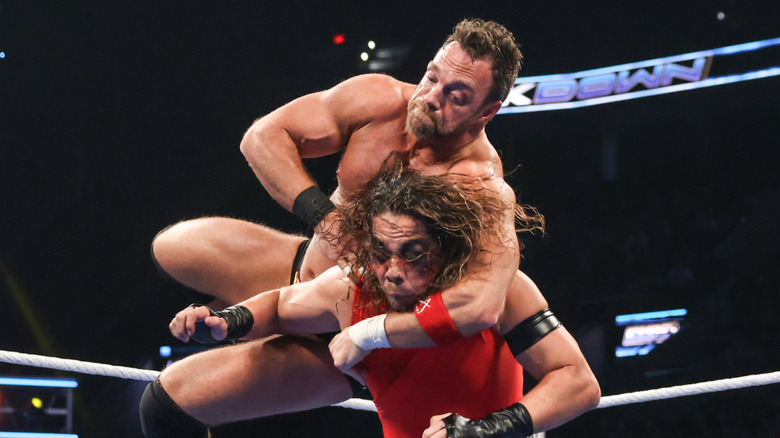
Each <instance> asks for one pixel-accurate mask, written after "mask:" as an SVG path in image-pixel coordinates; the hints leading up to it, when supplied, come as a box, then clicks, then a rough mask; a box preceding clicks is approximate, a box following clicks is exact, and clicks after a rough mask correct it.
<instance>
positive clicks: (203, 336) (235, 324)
mask: <svg viewBox="0 0 780 438" xmlns="http://www.w3.org/2000/svg"><path fill="white" fill-rule="evenodd" d="M192 306H194V307H200V306H202V304H193V305H192ZM205 307H206V308H207V309H209V313H211V316H218V317H220V318H222V319H224V320H225V321H227V326H228V330H227V336H225V340H236V339H240V338H243V337H244V336H246V334H247V333H249V330H252V326H253V325H254V324H255V319H254V317H253V316H252V312H250V311H249V309H247V308H246V307H244V306H230V307H228V308H227V309H225V310H220V311H218V312H215V311H213V310H211V308H210V307H208V306H205ZM190 338H192V339H194V340H195V341H197V342H200V343H201V344H215V343H217V342H220V341H218V340H216V339H214V338H213V337H211V327H209V326H207V325H206V323H205V322H203V321H201V322H197V323H195V333H193V334H192V336H190Z"/></svg>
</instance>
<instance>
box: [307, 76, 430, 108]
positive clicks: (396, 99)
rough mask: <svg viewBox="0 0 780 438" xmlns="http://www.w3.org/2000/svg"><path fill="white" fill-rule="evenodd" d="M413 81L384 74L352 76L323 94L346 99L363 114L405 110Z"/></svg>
mask: <svg viewBox="0 0 780 438" xmlns="http://www.w3.org/2000/svg"><path fill="white" fill-rule="evenodd" d="M414 87H415V86H414V85H412V84H408V83H406V82H402V81H399V80H398V79H395V78H393V77H392V76H388V75H384V74H377V73H371V74H364V75H358V76H354V77H351V78H349V79H346V80H345V81H343V82H341V83H339V84H338V85H336V86H335V87H333V88H331V89H330V90H327V91H325V92H324V93H323V94H322V98H323V99H325V100H326V101H328V102H330V103H336V102H339V103H344V104H348V105H349V106H350V107H351V108H355V109H356V110H358V111H361V112H362V113H363V114H365V115H368V114H372V115H373V114H388V115H392V114H396V113H398V112H402V111H406V105H407V103H408V101H409V97H410V96H411V93H412V91H414Z"/></svg>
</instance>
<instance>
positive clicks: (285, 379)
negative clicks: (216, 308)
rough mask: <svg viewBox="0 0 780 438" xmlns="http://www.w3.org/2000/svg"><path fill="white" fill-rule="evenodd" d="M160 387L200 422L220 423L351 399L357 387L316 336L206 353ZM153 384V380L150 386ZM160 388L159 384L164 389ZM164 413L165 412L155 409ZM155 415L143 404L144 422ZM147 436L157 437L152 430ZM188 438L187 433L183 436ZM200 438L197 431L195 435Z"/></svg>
mask: <svg viewBox="0 0 780 438" xmlns="http://www.w3.org/2000/svg"><path fill="white" fill-rule="evenodd" d="M159 382H160V386H161V387H162V388H164V391H165V392H166V393H167V395H168V396H169V398H170V400H171V401H173V402H174V403H175V404H174V405H173V406H172V408H170V409H171V412H172V414H175V412H174V411H175V410H177V409H181V410H183V411H184V412H185V413H186V415H188V416H191V417H192V420H197V421H194V424H196V425H197V423H198V422H199V423H203V424H206V425H212V426H214V425H218V424H223V423H228V422H234V421H239V420H246V419H250V418H259V417H266V416H270V415H275V414H281V413H287V412H296V411H302V410H307V409H313V408H318V407H323V406H330V405H332V404H335V403H339V402H342V401H344V400H347V399H348V398H350V397H351V396H352V389H351V387H350V384H349V382H348V380H347V378H346V377H345V376H344V375H343V374H342V373H341V372H340V371H339V370H338V369H336V367H335V366H334V365H333V359H332V358H331V356H330V353H329V352H328V348H327V345H326V344H325V343H324V342H323V341H321V340H319V339H315V338H309V337H298V336H278V337H273V338H268V339H264V340H260V341H253V342H246V343H242V344H237V345H232V346H229V347H224V348H218V349H214V350H209V351H205V352H202V353H198V354H195V355H193V356H190V357H187V358H185V359H183V360H181V361H179V362H177V363H175V364H173V365H171V366H170V367H168V368H166V369H165V370H164V371H163V372H162V374H161V375H160V379H159ZM151 385H153V384H150V386H151ZM158 391H159V388H158ZM154 414H155V415H157V416H160V414H159V412H154ZM145 415H150V414H149V413H147V412H145V411H144V409H143V408H142V410H141V416H142V423H144V424H150V423H152V422H151V421H148V419H147V418H145ZM146 433H147V436H155V435H154V431H152V430H148V431H147V432H146ZM182 436H187V435H182ZM193 436H194V435H193Z"/></svg>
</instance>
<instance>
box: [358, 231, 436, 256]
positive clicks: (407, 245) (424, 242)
mask: <svg viewBox="0 0 780 438" xmlns="http://www.w3.org/2000/svg"><path fill="white" fill-rule="evenodd" d="M371 240H372V241H373V242H376V243H380V244H382V246H383V247H385V248H387V245H386V244H385V242H383V241H382V240H381V239H379V238H377V237H376V236H375V235H372V236H371ZM415 245H420V246H422V247H423V248H425V249H430V246H431V245H435V243H434V242H433V239H430V240H429V239H428V238H423V237H415V238H412V239H409V240H407V241H405V242H404V243H403V244H402V245H401V248H400V249H399V252H403V251H404V250H406V249H411V248H412V247H414V246H415Z"/></svg>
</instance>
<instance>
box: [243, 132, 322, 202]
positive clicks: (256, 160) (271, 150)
mask: <svg viewBox="0 0 780 438" xmlns="http://www.w3.org/2000/svg"><path fill="white" fill-rule="evenodd" d="M241 153H242V154H243V155H244V157H245V158H246V160H247V162H248V163H249V166H250V167H251V168H252V171H253V172H254V174H255V176H256V177H257V179H258V180H259V181H260V183H261V184H262V185H263V187H264V188H265V189H266V191H268V194H270V195H271V197H272V198H274V200H276V202H278V203H279V205H281V206H282V207H283V208H285V209H287V210H288V211H292V209H293V203H294V202H295V198H296V197H297V196H298V195H299V194H300V193H301V192H302V191H304V190H306V189H307V188H309V187H312V186H314V185H316V183H315V182H314V181H313V180H312V179H311V177H310V176H309V174H308V173H307V172H306V170H305V168H304V166H303V160H302V159H301V156H300V153H299V151H298V148H297V147H296V145H295V142H294V141H293V140H292V138H290V136H289V135H288V134H287V133H286V132H285V131H284V130H283V129H280V128H276V127H274V126H273V124H272V122H270V121H266V120H264V119H260V120H258V121H257V122H255V124H254V125H252V127H250V128H249V130H248V131H247V132H246V134H244V138H243V139H242V140H241Z"/></svg>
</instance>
